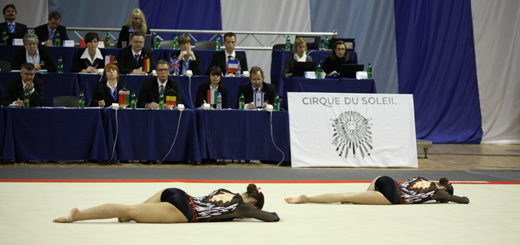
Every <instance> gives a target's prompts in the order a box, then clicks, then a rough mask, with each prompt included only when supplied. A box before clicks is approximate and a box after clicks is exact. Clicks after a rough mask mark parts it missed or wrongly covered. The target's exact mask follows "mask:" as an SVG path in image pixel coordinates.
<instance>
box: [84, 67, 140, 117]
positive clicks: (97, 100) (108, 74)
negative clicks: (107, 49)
mask: <svg viewBox="0 0 520 245" xmlns="http://www.w3.org/2000/svg"><path fill="white" fill-rule="evenodd" d="M103 77H104V78H105V80H103V81H101V82H98V83H97V84H96V88H95V89H94V92H93V93H92V98H91V99H90V106H91V107H97V106H99V107H108V106H111V105H112V104H113V103H119V91H121V90H123V89H125V90H128V91H130V87H128V84H126V83H125V82H121V81H119V69H118V68H117V66H116V65H114V64H108V65H107V66H105V69H104V70H103Z"/></svg>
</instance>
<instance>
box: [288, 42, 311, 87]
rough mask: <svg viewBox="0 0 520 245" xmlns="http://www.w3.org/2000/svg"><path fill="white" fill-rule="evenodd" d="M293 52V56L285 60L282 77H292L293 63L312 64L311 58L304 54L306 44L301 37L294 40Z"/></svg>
mask: <svg viewBox="0 0 520 245" xmlns="http://www.w3.org/2000/svg"><path fill="white" fill-rule="evenodd" d="M293 52H294V54H292V55H289V56H287V57H286V58H285V64H284V65H283V74H282V77H290V76H292V70H293V67H294V63H295V62H312V57H311V56H309V55H307V54H306V53H307V42H306V41H305V39H303V37H298V38H296V40H294V45H293Z"/></svg>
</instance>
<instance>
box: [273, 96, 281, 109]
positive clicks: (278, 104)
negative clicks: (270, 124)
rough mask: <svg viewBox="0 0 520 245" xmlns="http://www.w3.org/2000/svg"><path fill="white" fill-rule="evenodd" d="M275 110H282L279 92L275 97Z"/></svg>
mask: <svg viewBox="0 0 520 245" xmlns="http://www.w3.org/2000/svg"><path fill="white" fill-rule="evenodd" d="M274 111H280V96H278V94H276V96H275V97H274Z"/></svg>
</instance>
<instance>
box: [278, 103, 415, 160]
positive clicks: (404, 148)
mask: <svg viewBox="0 0 520 245" xmlns="http://www.w3.org/2000/svg"><path fill="white" fill-rule="evenodd" d="M287 97H288V105H289V124H290V135H291V161H292V166H293V167H413V168H417V167H418V162H417V148H416V139H415V119H414V109H413V97H412V95H408V94H341V93H288V96H287Z"/></svg>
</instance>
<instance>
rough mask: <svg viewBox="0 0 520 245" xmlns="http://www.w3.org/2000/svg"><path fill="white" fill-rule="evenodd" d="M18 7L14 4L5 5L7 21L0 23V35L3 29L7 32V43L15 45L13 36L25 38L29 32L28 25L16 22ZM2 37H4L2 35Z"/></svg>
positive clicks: (4, 11)
mask: <svg viewBox="0 0 520 245" xmlns="http://www.w3.org/2000/svg"><path fill="white" fill-rule="evenodd" d="M17 13H18V12H17V11H16V7H15V6H14V4H7V5H5V7H4V10H3V14H4V18H5V22H3V23H0V35H2V33H1V32H2V31H5V33H6V34H7V42H6V44H7V45H13V38H23V36H25V34H27V26H26V25H24V24H22V23H18V22H16V14H17ZM0 38H2V37H1V36H0Z"/></svg>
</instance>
